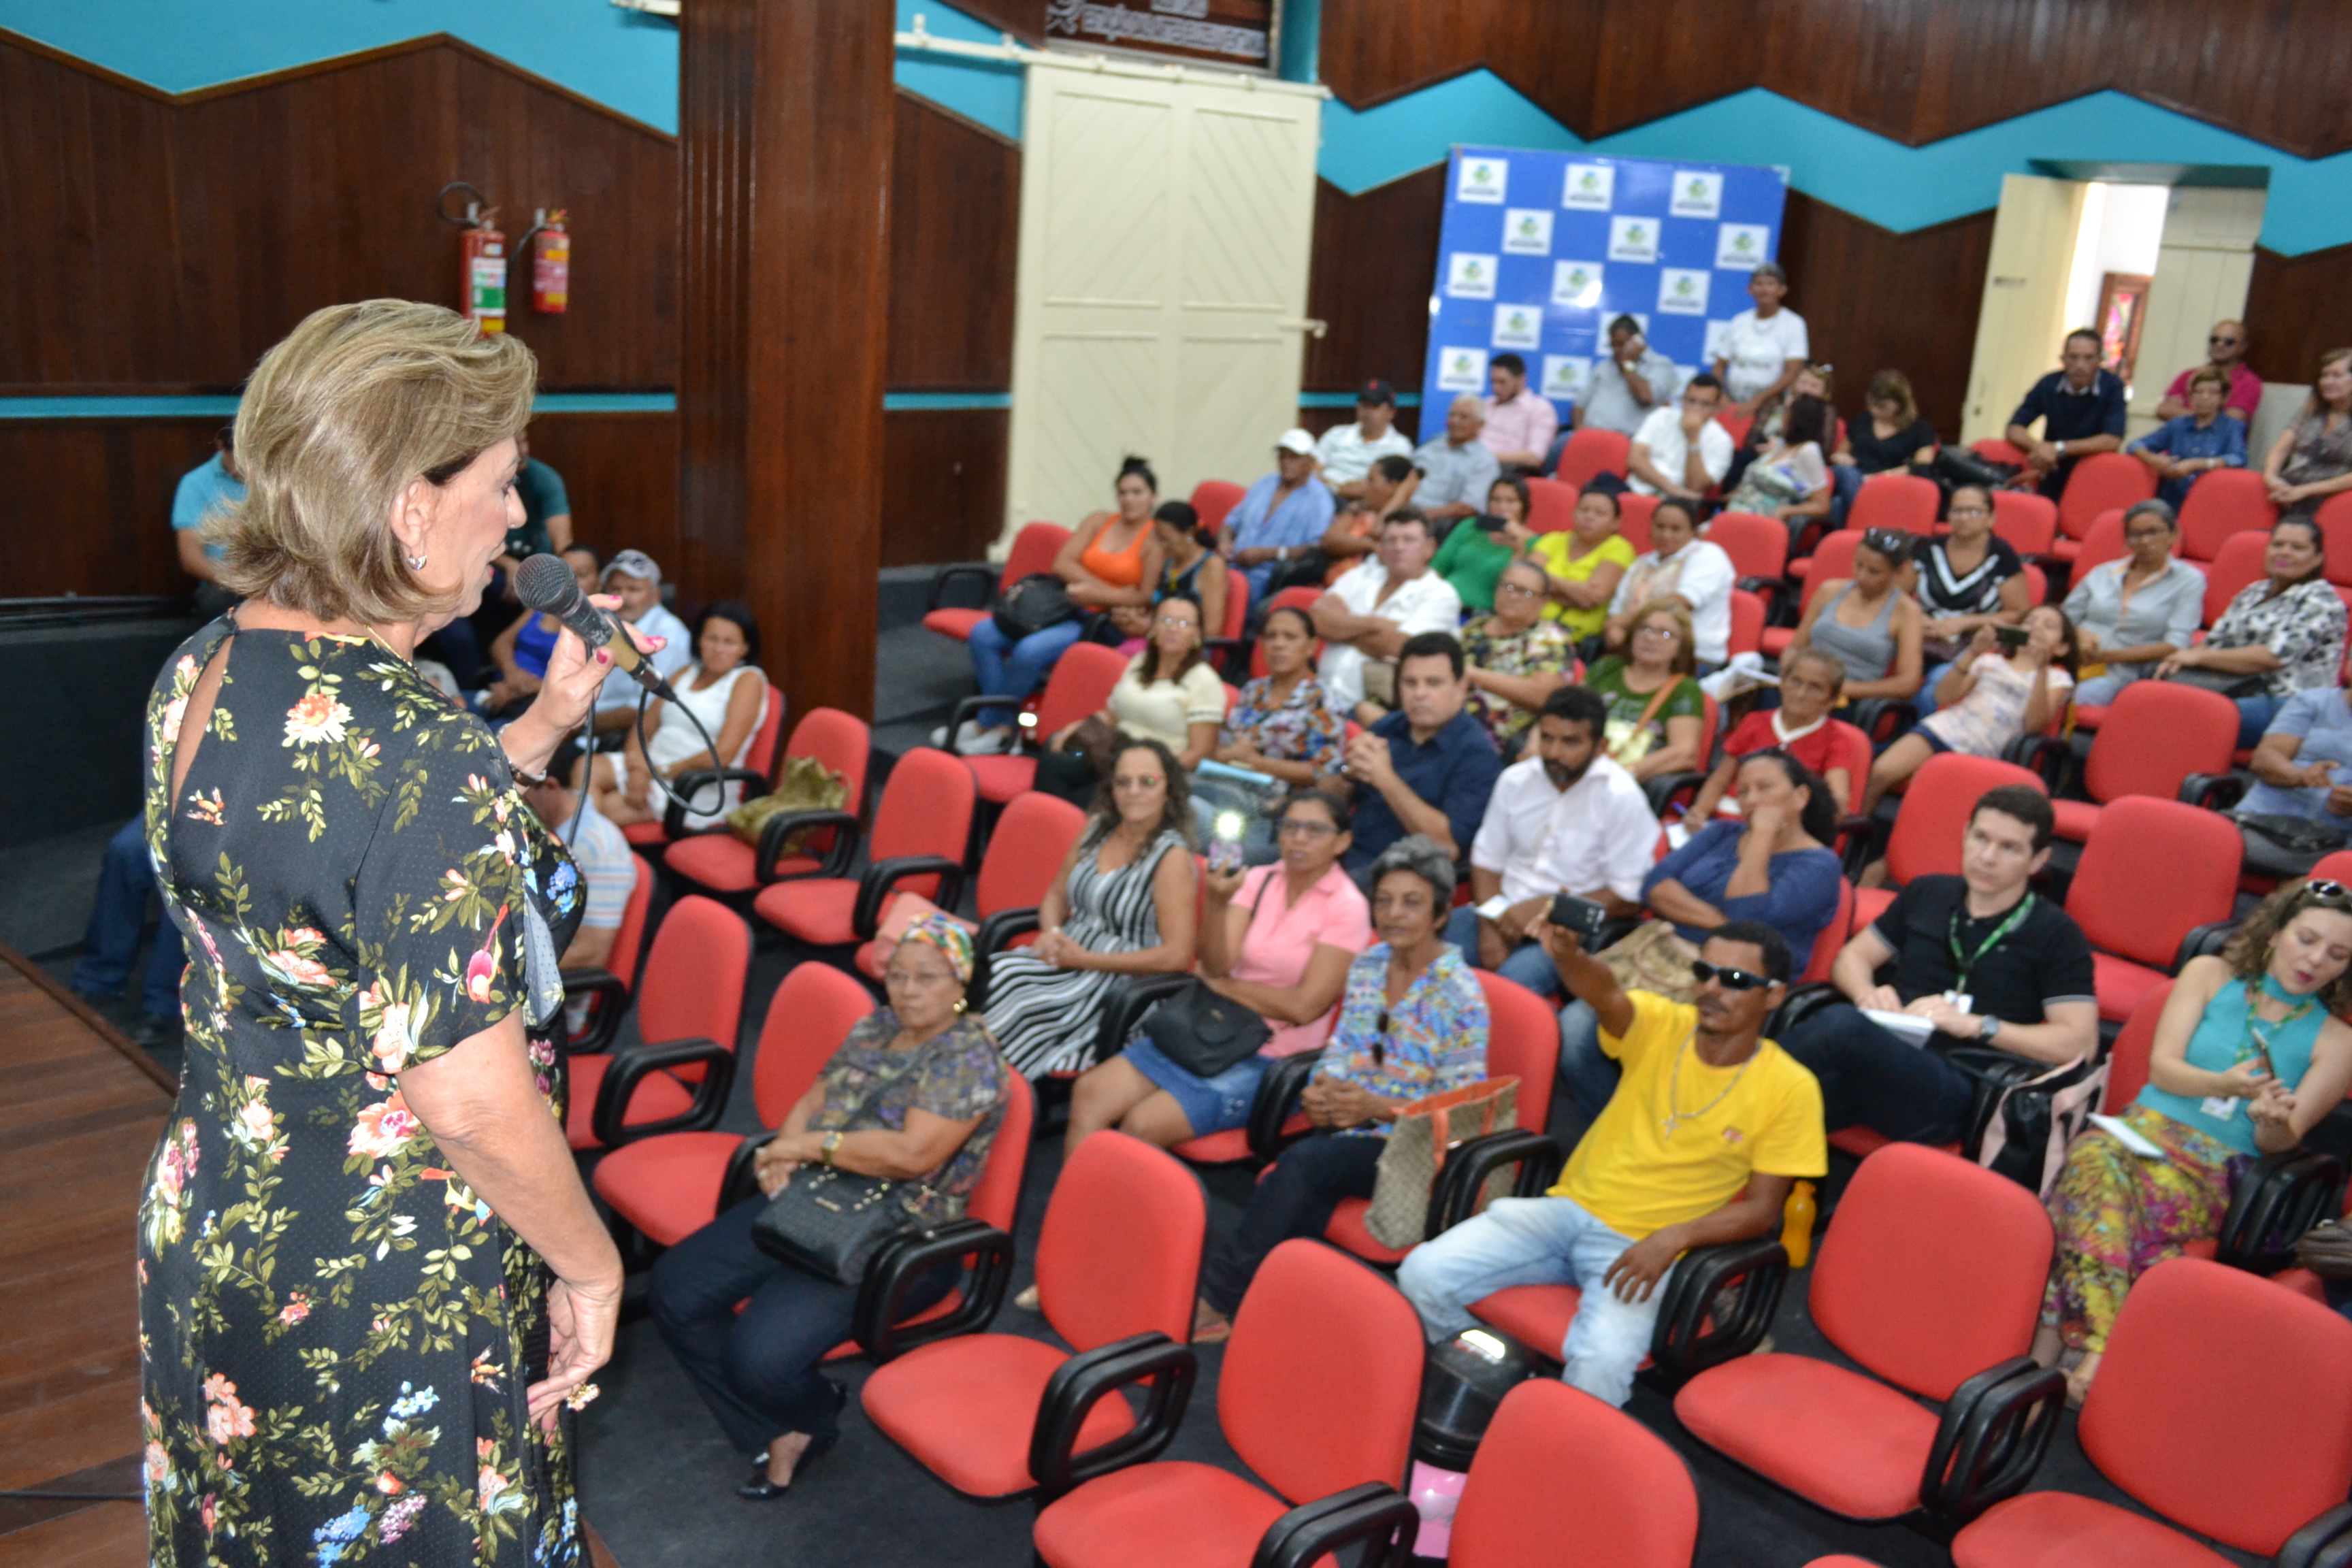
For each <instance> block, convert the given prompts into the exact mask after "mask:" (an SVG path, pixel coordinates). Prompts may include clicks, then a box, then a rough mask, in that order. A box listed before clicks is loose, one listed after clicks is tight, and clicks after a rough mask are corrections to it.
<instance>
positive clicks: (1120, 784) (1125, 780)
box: [1110, 773, 1168, 789]
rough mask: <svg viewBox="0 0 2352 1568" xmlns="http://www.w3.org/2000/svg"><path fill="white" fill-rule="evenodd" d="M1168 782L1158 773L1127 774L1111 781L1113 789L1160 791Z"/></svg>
mask: <svg viewBox="0 0 2352 1568" xmlns="http://www.w3.org/2000/svg"><path fill="white" fill-rule="evenodd" d="M1167 782H1168V781H1167V780H1166V779H1163V778H1161V777H1160V775H1159V774H1158V773H1126V774H1122V775H1120V776H1119V777H1118V778H1114V779H1112V780H1111V781H1110V787H1111V788H1113V789H1158V788H1159V787H1160V785H1161V784H1166V783H1167Z"/></svg>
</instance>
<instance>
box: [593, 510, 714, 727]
mask: <svg viewBox="0 0 2352 1568" xmlns="http://www.w3.org/2000/svg"><path fill="white" fill-rule="evenodd" d="M661 581H662V575H661V568H660V567H658V566H656V565H655V564H654V558H653V557H652V556H650V555H648V554H646V552H644V551H642V550H624V551H622V552H620V553H619V554H617V555H615V556H614V557H613V559H612V561H611V562H610V563H608V564H607V565H606V566H605V568H604V583H603V584H602V585H603V587H604V592H606V593H607V594H618V595H620V596H621V618H622V619H623V620H625V621H626V622H628V623H629V624H630V625H631V626H635V627H636V628H637V630H639V631H640V632H643V633H645V634H646V636H648V637H660V638H663V639H664V640H663V642H662V645H661V647H657V648H656V649H654V651H653V652H652V653H650V654H648V655H646V662H647V663H649V664H651V665H652V666H653V667H654V668H656V669H657V670H659V671H660V672H661V674H662V679H665V680H667V679H669V678H670V677H671V676H674V675H676V674H677V672H678V671H679V670H681V669H684V668H686V667H687V665H688V663H690V662H692V660H693V658H694V636H693V634H692V633H691V632H688V630H687V629H686V623H685V622H684V621H681V620H679V619H678V618H677V616H674V615H672V614H671V613H670V608H669V606H668V605H665V604H663V603H662V601H661ZM638 690H639V688H638V686H637V683H636V682H635V681H634V680H632V679H629V677H628V675H627V673H626V672H625V671H623V670H621V669H617V668H616V669H614V671H613V673H612V674H610V675H608V676H606V677H605V678H604V686H603V688H602V689H599V690H598V691H597V693H596V732H597V733H598V734H600V735H607V734H618V733H620V732H621V731H624V730H626V729H627V728H628V727H629V726H630V725H631V724H632V723H634V722H635V721H636V715H637V692H638Z"/></svg>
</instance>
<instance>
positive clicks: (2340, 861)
mask: <svg viewBox="0 0 2352 1568" xmlns="http://www.w3.org/2000/svg"><path fill="white" fill-rule="evenodd" d="M2311 874H2312V876H2313V877H2315V878H2316V879H2319V880H2322V881H2329V882H2341V883H2343V884H2344V885H2345V886H2346V887H2347V888H2352V849H2338V850H2337V851H2336V853H2334V854H2333V855H2329V856H2327V857H2326V858H2323V859H2322V860H2321V861H2320V862H2319V864H2318V865H2316V866H2314V867H2313V868H2311Z"/></svg>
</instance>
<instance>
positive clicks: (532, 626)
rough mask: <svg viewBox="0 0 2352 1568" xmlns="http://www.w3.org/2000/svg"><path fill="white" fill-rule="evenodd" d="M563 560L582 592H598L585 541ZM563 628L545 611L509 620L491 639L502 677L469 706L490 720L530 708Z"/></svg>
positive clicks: (593, 555) (570, 549)
mask: <svg viewBox="0 0 2352 1568" xmlns="http://www.w3.org/2000/svg"><path fill="white" fill-rule="evenodd" d="M563 559H564V560H565V561H567V562H568V563H571V566H572V581H573V582H575V583H577V584H580V591H581V592H582V593H583V594H593V593H595V592H596V591H597V590H596V568H597V561H596V552H594V551H593V550H591V549H589V548H588V546H586V545H584V544H572V545H566V546H565V547H564V550H563ZM562 631H563V623H562V622H561V621H559V620H557V619H556V618H555V617H554V616H551V615H547V614H545V613H544V612H541V613H538V614H533V613H531V612H530V611H525V612H524V613H523V614H521V615H520V616H516V617H515V618H514V619H513V620H511V621H509V622H508V623H507V629H506V630H504V631H502V632H500V633H499V635H498V636H497V637H494V638H492V639H491V641H490V662H491V663H492V664H493V665H495V666H497V668H498V672H499V673H498V679H495V680H493V681H491V682H490V684H489V687H488V689H486V690H482V691H478V692H476V693H475V694H474V695H473V696H472V697H471V698H469V699H468V700H467V707H469V708H471V709H473V710H474V711H475V712H477V713H478V714H480V715H482V717H484V718H486V719H493V718H502V717H504V716H505V715H506V714H507V713H508V712H509V711H510V710H511V711H513V712H520V711H521V710H523V709H524V708H526V707H528V706H529V705H530V700H531V699H532V698H534V697H536V696H538V695H539V682H540V678H541V677H542V676H544V675H545V674H546V673H547V656H548V655H550V654H551V653H553V652H554V651H555V639H556V638H557V637H559V636H561V635H562Z"/></svg>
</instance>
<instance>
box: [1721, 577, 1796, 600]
mask: <svg viewBox="0 0 2352 1568" xmlns="http://www.w3.org/2000/svg"><path fill="white" fill-rule="evenodd" d="M1732 586H1733V587H1735V588H1738V589H1741V590H1743V591H1745V592H1747V593H1750V594H1754V595H1757V596H1758V597H1759V598H1764V599H1769V598H1771V597H1773V596H1774V595H1778V594H1781V593H1785V592H1786V591H1787V590H1788V586H1789V584H1788V580H1787V579H1786V578H1781V577H1742V578H1740V579H1739V580H1738V582H1736V583H1734V584H1732Z"/></svg>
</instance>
